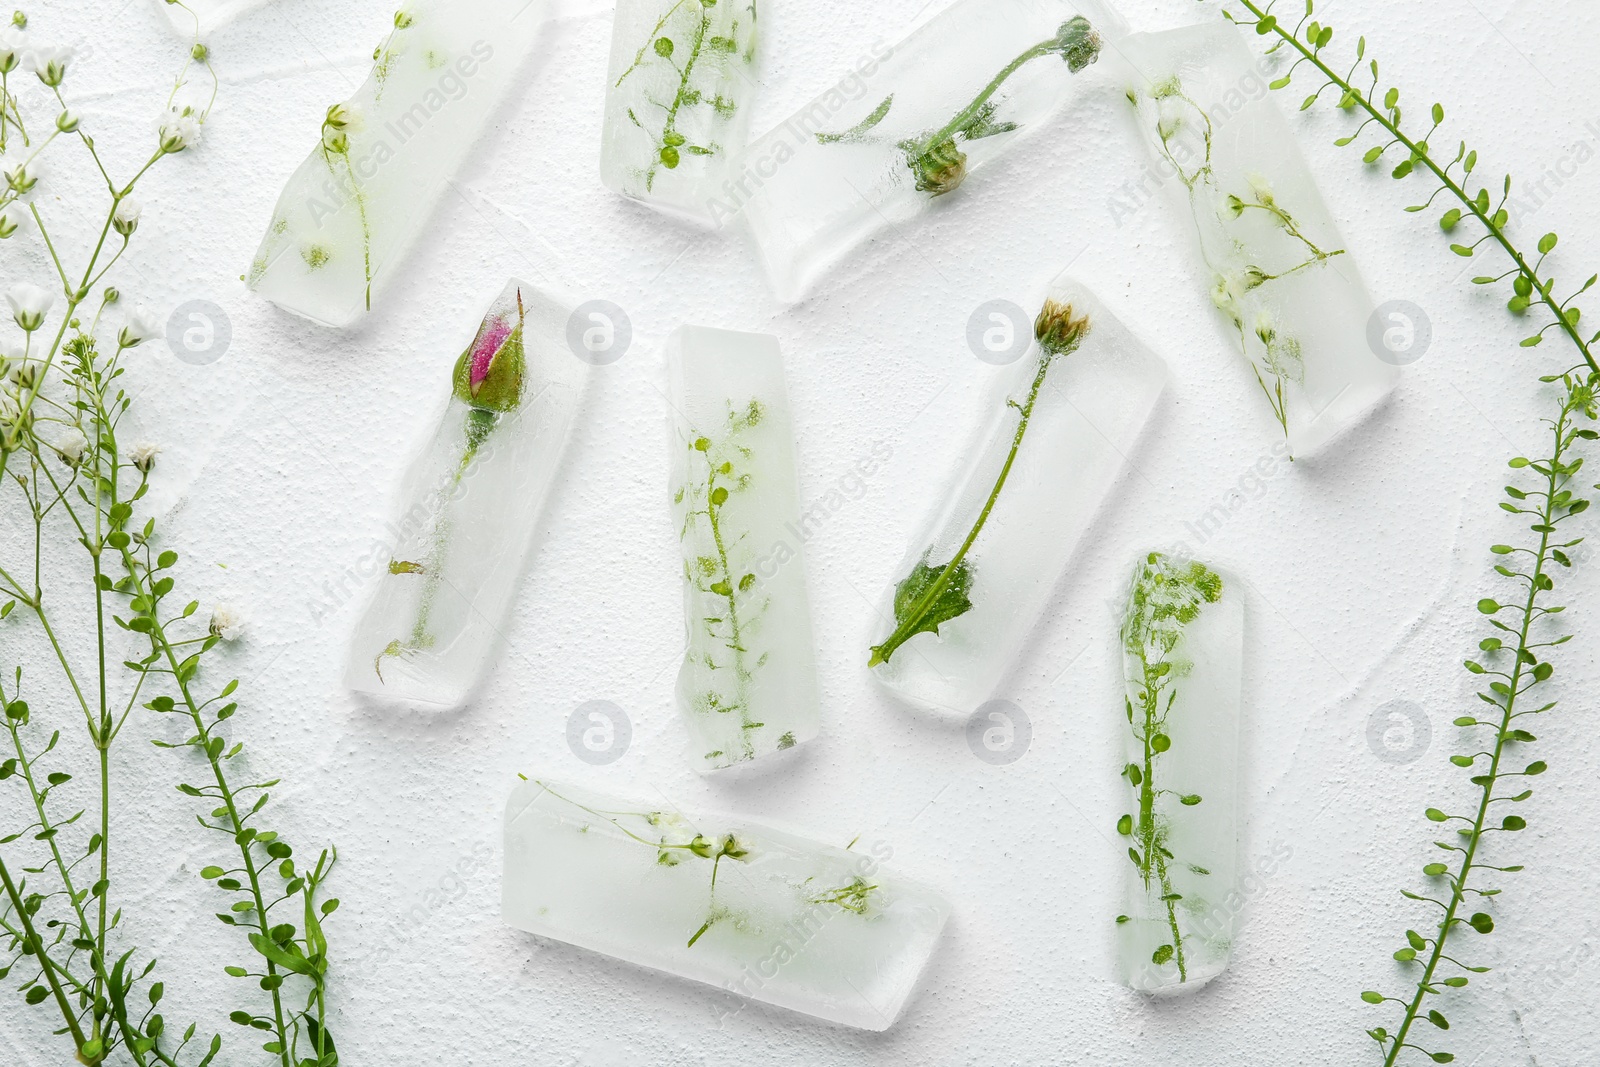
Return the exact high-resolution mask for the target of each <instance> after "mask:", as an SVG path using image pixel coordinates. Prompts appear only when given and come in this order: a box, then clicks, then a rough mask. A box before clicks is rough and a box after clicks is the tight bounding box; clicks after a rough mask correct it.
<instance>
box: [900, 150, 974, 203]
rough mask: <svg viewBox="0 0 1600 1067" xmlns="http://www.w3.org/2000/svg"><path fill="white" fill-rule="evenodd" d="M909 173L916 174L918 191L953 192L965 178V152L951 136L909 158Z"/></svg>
mask: <svg viewBox="0 0 1600 1067" xmlns="http://www.w3.org/2000/svg"><path fill="white" fill-rule="evenodd" d="M907 154H908V155H909V154H910V153H907ZM911 173H912V174H914V175H916V178H917V191H918V192H922V193H931V194H932V195H934V196H943V195H944V194H945V193H953V192H955V191H956V189H958V188H959V187H960V186H961V183H962V182H964V181H966V180H967V154H966V153H965V152H963V151H961V149H959V148H957V147H956V142H955V140H954V139H953V138H951V139H948V140H944V141H941V142H939V143H938V144H936V145H934V146H933V147H932V148H929V149H928V150H927V151H926V152H924V153H923V154H922V155H920V156H917V157H915V158H914V159H912V160H911Z"/></svg>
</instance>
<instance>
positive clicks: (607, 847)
mask: <svg viewBox="0 0 1600 1067" xmlns="http://www.w3.org/2000/svg"><path fill="white" fill-rule="evenodd" d="M890 854H891V850H889V849H888V848H887V847H881V846H879V847H874V848H873V849H872V850H871V851H870V852H853V851H849V850H847V849H843V848H838V847H835V846H833V845H824V844H820V843H818V842H815V841H808V840H806V839H805V838H803V837H798V836H796V835H794V834H790V833H785V832H783V831H781V830H774V829H771V828H769V827H766V826H761V825H759V824H756V823H748V822H745V821H743V820H739V819H733V818H728V817H721V816H701V815H687V814H684V813H682V812H678V811H675V810H670V809H666V808H663V807H662V806H661V805H659V804H639V803H630V802H628V801H626V800H618V799H615V798H612V797H607V796H602V795H599V794H595V793H590V792H588V791H586V790H583V789H579V788H576V787H573V786H569V785H559V784H555V783H548V782H539V781H530V782H523V783H522V784H520V785H518V786H517V788H516V790H515V791H514V792H513V793H512V794H511V799H510V801H509V802H508V803H507V804H506V816H505V864H506V867H505V880H504V882H503V884H502V889H501V917H502V919H503V920H504V921H505V922H506V924H507V925H510V926H514V927H516V928H517V929H519V930H526V931H528V932H529V933H534V934H539V935H541V936H543V937H553V938H555V939H556V940H558V941H565V942H567V943H569V944H573V945H578V946H580V947H582V948H587V949H592V950H593V951H596V952H603V953H605V954H606V955H608V956H616V957H618V958H619V959H624V960H627V961H628V962H630V963H636V964H639V965H641V966H644V967H653V968H655V969H657V970H661V971H667V972H669V973H671V974H675V975H679V976H681V977H683V978H689V979H693V980H694V981H697V982H705V983H707V984H709V985H714V986H718V987H719V988H722V989H725V990H728V991H729V992H733V993H738V994H740V995H741V996H746V997H750V998H752V999H754V1000H759V1001H763V1002H765V1003H767V1004H776V1005H778V1006H779V1007H783V1008H789V1009H791V1010H793V1011H798V1012H804V1013H805V1014H807V1015H814V1016H816V1017H817V1018H820V1019H826V1020H828V1021H830V1022H835V1023H842V1024H843V1025H845V1026H854V1027H859V1028H861V1029H864V1030H886V1029H888V1028H889V1027H890V1026H892V1025H893V1024H894V1021H895V1020H896V1019H897V1018H898V1017H899V1016H900V1012H901V1010H902V1009H903V1008H904V1007H905V1004H906V1001H907V1000H909V999H910V997H911V994H912V992H913V991H914V990H915V988H916V985H917V981H918V978H919V976H920V975H921V974H922V971H923V968H924V967H925V966H926V965H927V962H928V959H929V957H931V956H932V955H933V950H934V948H935V946H936V945H937V943H938V940H939V935H940V932H941V931H942V930H943V929H944V924H945V921H946V919H947V917H948V915H949V908H948V906H947V905H946V904H945V902H944V901H943V900H942V899H940V898H939V897H938V896H937V895H936V894H935V893H933V892H932V891H931V890H929V889H926V888H924V887H923V886H921V885H918V884H917V883H915V882H911V881H908V880H906V879H904V878H901V877H899V876H897V875H895V874H893V873H891V872H889V871H886V870H884V869H883V868H882V866H881V864H882V861H883V860H884V859H886V858H888V856H889V855H890Z"/></svg>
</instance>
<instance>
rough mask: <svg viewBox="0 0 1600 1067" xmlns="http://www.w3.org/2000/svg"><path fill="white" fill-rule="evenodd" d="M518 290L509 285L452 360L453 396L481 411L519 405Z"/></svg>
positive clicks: (520, 314) (520, 320)
mask: <svg viewBox="0 0 1600 1067" xmlns="http://www.w3.org/2000/svg"><path fill="white" fill-rule="evenodd" d="M523 317H524V311H523V307H522V291H521V290H520V289H518V288H517V287H516V285H515V283H513V284H512V285H510V286H507V287H506V291H505V292H504V293H502V294H501V296H500V299H499V300H496V301H495V303H494V306H493V307H492V308H490V309H489V314H488V315H487V316H486V317H485V318H484V320H483V325H482V326H479V327H478V336H477V337H475V338H473V340H472V344H471V345H470V346H469V347H468V348H467V350H466V351H465V352H463V353H461V358H460V359H459V360H457V361H456V370H455V394H456V396H457V397H458V398H459V399H460V400H461V401H462V402H463V403H465V404H470V405H471V406H472V407H475V408H478V409H479V410H482V411H514V410H516V408H517V405H518V404H520V403H521V402H522V375H523V369H524V365H525V364H524V352H523V348H522V334H523V330H522V326H523Z"/></svg>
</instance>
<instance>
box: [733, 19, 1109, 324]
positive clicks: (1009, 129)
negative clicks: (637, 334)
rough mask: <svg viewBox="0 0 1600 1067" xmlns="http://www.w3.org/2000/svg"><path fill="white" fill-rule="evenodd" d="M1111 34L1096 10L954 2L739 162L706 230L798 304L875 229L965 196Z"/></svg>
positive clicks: (1057, 102)
mask: <svg viewBox="0 0 1600 1067" xmlns="http://www.w3.org/2000/svg"><path fill="white" fill-rule="evenodd" d="M1086 14H1087V15H1088V16H1089V17H1087V18H1086V17H1085V15H1086ZM1109 25H1120V23H1116V22H1115V20H1114V19H1113V17H1112V16H1110V15H1108V14H1102V13H1101V9H1100V8H1099V6H1098V5H1097V4H1096V3H1095V2H1094V0H959V2H957V3H955V4H952V5H951V6H950V7H949V8H947V9H946V10H944V11H943V12H941V13H940V14H939V15H937V16H936V17H934V18H933V19H932V20H930V21H929V22H928V23H927V24H926V25H924V26H922V27H920V28H919V29H917V30H916V31H915V32H913V33H912V34H911V35H910V36H909V37H907V38H906V39H905V40H903V41H901V42H900V43H898V44H896V45H895V46H893V47H892V48H884V47H879V48H876V49H874V51H873V52H872V53H871V54H870V55H863V56H862V57H861V58H860V59H859V60H858V61H857V63H856V64H855V66H854V69H852V70H851V71H850V72H849V73H847V74H846V75H845V76H844V77H843V78H841V79H840V80H839V82H838V83H837V84H836V85H834V86H833V87H832V88H830V89H829V90H828V91H827V92H825V93H823V94H822V95H821V96H819V97H818V98H817V99H816V100H814V101H813V102H812V103H811V104H809V105H808V106H807V107H805V108H804V109H802V110H801V111H800V112H799V113H797V114H796V115H795V116H794V117H792V118H791V119H789V121H787V122H785V123H784V124H783V125H781V126H779V127H778V128H777V129H774V130H772V131H771V132H769V133H767V134H766V135H765V136H763V137H761V138H760V139H759V140H757V141H755V142H754V143H753V144H751V145H750V146H749V147H748V148H746V149H745V150H744V151H743V152H742V153H740V154H739V155H738V156H736V157H735V158H734V159H733V161H732V163H731V164H730V166H729V173H728V175H727V177H726V180H725V182H724V184H723V186H722V188H721V190H720V191H718V192H717V195H715V196H714V198H713V200H712V202H711V205H710V211H711V214H712V220H713V221H714V222H716V223H718V224H719V225H720V224H723V223H726V222H729V221H732V220H733V219H735V218H741V219H743V222H744V225H745V227H746V229H747V230H748V232H749V234H750V237H751V239H752V241H753V243H754V246H755V249H756V252H757V254H758V255H759V257H760V259H761V261H762V263H763V265H764V266H765V267H766V271H767V277H768V280H769V281H770V282H771V284H772V288H773V292H774V293H775V294H776V295H777V296H778V297H779V299H781V300H786V301H794V300H799V299H800V298H801V297H803V296H804V295H805V294H806V292H807V291H808V290H809V289H810V287H811V286H812V284H813V283H814V282H815V281H816V280H817V279H818V278H819V277H821V275H822V274H823V273H824V272H825V271H827V270H828V269H829V268H830V267H831V266H832V265H833V264H834V263H835V262H837V261H838V260H839V259H840V258H841V257H842V256H843V255H844V254H845V253H846V252H848V251H849V250H850V249H851V248H853V247H854V246H856V245H858V244H860V243H861V242H862V241H864V240H866V239H867V238H868V237H870V236H871V235H872V234H874V233H876V232H877V231H878V230H880V229H882V228H884V227H886V226H893V225H898V224H901V223H905V222H909V221H911V220H912V219H914V218H916V217H917V216H918V215H920V214H922V213H924V212H927V211H932V210H935V202H936V201H937V202H938V208H937V209H938V210H953V209H954V207H955V206H956V205H957V204H958V202H959V200H960V199H961V198H962V197H965V196H970V195H975V194H976V192H977V190H976V188H968V189H962V190H961V192H960V193H959V194H956V189H957V188H958V187H959V186H961V185H963V183H965V182H966V180H967V179H968V178H969V177H970V176H971V174H972V173H973V172H974V171H976V170H978V169H979V168H980V167H982V166H983V165H984V164H985V163H987V162H989V161H990V160H992V159H994V158H995V157H996V156H998V155H1000V154H1001V153H1002V152H1004V151H1005V150H1006V149H1007V148H1008V147H1009V146H1010V145H1011V144H1012V143H1013V142H1015V141H1016V140H1017V139H1018V138H1020V137H1023V136H1025V135H1026V134H1028V133H1030V132H1031V131H1032V130H1033V129H1034V128H1035V127H1036V126H1038V125H1040V124H1041V123H1042V122H1044V120H1046V119H1047V118H1049V117H1050V115H1051V114H1053V113H1054V112H1055V111H1056V110H1057V109H1058V108H1060V107H1061V106H1062V105H1063V104H1064V103H1065V102H1066V101H1067V100H1068V99H1070V98H1071V97H1072V95H1073V94H1074V93H1075V92H1076V91H1077V88H1078V85H1079V82H1080V79H1079V78H1077V77H1075V76H1074V75H1076V74H1077V73H1078V72H1079V71H1081V70H1083V69H1084V68H1085V67H1087V66H1088V65H1089V64H1091V63H1093V62H1095V60H1096V59H1097V58H1098V57H1099V53H1100V47H1101V43H1102V39H1101V32H1102V31H1103V30H1105V29H1106V28H1107V27H1108V26H1109ZM952 194H955V195H952ZM947 197H948V199H947Z"/></svg>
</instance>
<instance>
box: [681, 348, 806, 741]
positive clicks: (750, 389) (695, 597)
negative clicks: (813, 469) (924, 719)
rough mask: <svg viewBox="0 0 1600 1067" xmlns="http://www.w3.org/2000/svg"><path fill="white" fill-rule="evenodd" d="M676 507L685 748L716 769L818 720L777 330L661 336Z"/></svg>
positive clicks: (801, 732) (800, 734)
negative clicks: (684, 638)
mask: <svg viewBox="0 0 1600 1067" xmlns="http://www.w3.org/2000/svg"><path fill="white" fill-rule="evenodd" d="M667 365H668V373H669V377H670V382H671V384H670V388H669V391H668V392H669V397H670V399H671V402H672V411H673V419H672V441H671V449H672V457H673V458H672V510H673V517H674V520H675V522H676V524H677V533H678V540H679V544H680V546H681V550H682V556H683V583H684V615H685V623H686V624H687V627H688V650H687V652H686V653H685V655H684V661H683V666H682V668H681V669H680V671H679V673H678V687H677V688H678V710H679V712H680V714H681V715H682V717H683V720H684V723H685V725H686V726H687V727H688V730H689V738H690V746H691V748H690V758H691V759H692V760H693V761H694V762H695V764H696V766H697V767H698V768H699V769H700V770H702V771H709V770H718V769H721V768H725V767H731V766H734V765H735V764H744V763H749V762H750V761H752V760H756V759H759V758H761V757H764V756H769V755H771V754H773V753H775V752H780V751H783V750H786V749H791V748H794V747H795V746H796V745H801V744H804V743H805V742H807V741H809V740H811V739H812V738H814V737H816V736H817V733H818V730H819V728H820V727H819V725H818V724H819V718H820V715H819V711H818V702H819V697H818V692H817V678H816V664H815V653H814V647H813V643H812V633H811V608H810V602H809V598H808V596H807V594H806V569H805V550H804V546H803V540H804V539H803V538H802V537H801V536H800V533H799V530H800V487H799V481H798V477H797V475H796V472H795V454H794V426H793V420H792V418H791V416H790V412H789V400H788V394H787V391H786V390H785V388H784V381H783V359H782V356H781V353H780V352H779V349H778V341H777V338H775V337H769V336H766V335H763V334H751V333H738V332H735V331H732V330H716V329H711V328H709V327H703V326H683V327H680V328H679V329H678V330H676V331H674V332H673V334H672V336H671V337H670V338H669V339H668V342H667Z"/></svg>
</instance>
